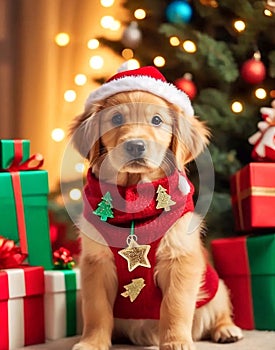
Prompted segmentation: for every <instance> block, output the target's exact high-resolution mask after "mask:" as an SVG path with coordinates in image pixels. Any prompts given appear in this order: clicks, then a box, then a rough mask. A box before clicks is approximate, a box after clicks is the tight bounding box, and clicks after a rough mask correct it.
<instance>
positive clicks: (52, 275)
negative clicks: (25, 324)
mask: <svg viewBox="0 0 275 350" xmlns="http://www.w3.org/2000/svg"><path fill="white" fill-rule="evenodd" d="M44 276H45V298H44V301H45V333H46V339H48V340H56V339H60V338H64V337H68V336H73V335H76V334H81V333H82V315H81V295H80V287H81V286H80V271H79V269H78V268H76V269H73V270H54V271H45V272H44Z"/></svg>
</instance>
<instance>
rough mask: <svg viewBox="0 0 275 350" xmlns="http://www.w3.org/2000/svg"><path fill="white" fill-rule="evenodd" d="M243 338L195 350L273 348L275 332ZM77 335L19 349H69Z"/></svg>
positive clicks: (123, 348)
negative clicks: (230, 342) (235, 341)
mask: <svg viewBox="0 0 275 350" xmlns="http://www.w3.org/2000/svg"><path fill="white" fill-rule="evenodd" d="M244 336H245V337H244V339H243V340H241V341H239V342H237V343H232V344H214V343H211V342H206V341H204V342H198V343H197V350H275V332H261V331H245V332H244ZM78 339H79V337H71V338H66V339H59V340H56V341H54V342H49V343H46V344H41V345H33V346H30V347H25V348H22V349H21V350H70V349H71V348H72V346H73V344H75V343H76V342H77V341H78ZM112 349H113V350H126V349H129V350H145V349H151V350H157V349H158V348H157V347H136V346H129V345H115V346H113V347H112ZM18 350H19V349H18Z"/></svg>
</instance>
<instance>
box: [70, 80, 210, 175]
mask: <svg viewBox="0 0 275 350" xmlns="http://www.w3.org/2000/svg"><path fill="white" fill-rule="evenodd" d="M162 83H163V82H162V81H161V82H160V84H162ZM122 84H123V83H122V82H121V88H122V90H123V85H122ZM163 84H165V87H166V84H167V85H168V83H163ZM168 87H169V89H170V88H171V85H170V84H169V85H168ZM173 89H176V88H175V87H173ZM129 90H130V91H123V92H117V93H115V94H113V95H111V96H107V97H105V98H103V99H101V100H100V101H97V103H96V104H94V103H92V104H89V105H88V108H87V106H86V111H85V113H83V114H82V115H81V116H79V117H77V118H76V120H75V121H74V124H73V126H72V129H71V133H72V134H73V143H74V145H75V147H76V148H77V149H78V151H79V152H80V153H81V154H82V155H83V156H84V157H86V158H87V159H89V161H90V163H91V166H94V167H96V168H99V167H100V165H101V164H102V162H103V161H105V160H106V159H107V160H108V164H109V166H111V167H112V168H113V169H115V170H116V171H117V172H119V173H132V174H148V175H150V173H152V172H155V171H157V170H158V169H162V170H163V172H164V173H167V171H169V169H170V171H171V170H172V168H174V167H177V168H178V169H180V170H183V168H184V166H185V164H186V163H187V162H189V161H190V160H192V159H194V158H196V156H197V155H198V154H199V153H200V152H201V151H202V150H203V148H204V146H205V145H206V144H207V142H208V135H209V133H208V130H207V129H206V128H205V126H204V125H203V123H201V122H200V121H198V120H197V119H196V118H195V117H194V116H188V115H186V113H185V112H186V111H185V110H184V109H183V108H182V106H179V105H177V104H176V103H173V102H174V101H173V99H172V101H171V99H170V98H169V97H168V98H165V97H166V94H163V95H162V94H160V93H159V91H158V90H156V93H154V91H152V89H151V88H149V89H146V88H144V89H141V90H140V91H137V90H133V89H132V90H131V89H129ZM118 91H119V90H118ZM168 91H170V90H168ZM176 91H177V92H179V90H177V89H176ZM179 93H180V94H183V93H182V92H181V91H180V92H179ZM185 98H186V96H185ZM187 101H189V100H187ZM188 103H190V102H188ZM149 177H150V176H149Z"/></svg>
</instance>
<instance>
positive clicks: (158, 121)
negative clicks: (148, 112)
mask: <svg viewBox="0 0 275 350" xmlns="http://www.w3.org/2000/svg"><path fill="white" fill-rule="evenodd" d="M151 123H152V124H153V125H156V126H158V125H160V124H162V119H161V117H160V116H159V115H154V116H153V118H152V120H151Z"/></svg>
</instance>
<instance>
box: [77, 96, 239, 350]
mask: <svg viewBox="0 0 275 350" xmlns="http://www.w3.org/2000/svg"><path fill="white" fill-rule="evenodd" d="M116 113H119V114H121V115H123V118H124V119H123V123H122V124H121V125H119V126H116V127H114V125H112V116H114V115H115V114H116ZM154 115H158V116H160V117H161V119H162V124H161V125H159V126H155V125H152V117H153V116H154ZM72 134H73V142H74V144H75V147H76V148H77V149H78V150H79V152H80V153H81V154H82V155H84V156H85V157H87V158H88V159H89V161H90V165H91V167H92V170H93V172H94V173H95V175H96V176H100V178H101V179H102V180H105V181H107V182H111V183H117V184H118V185H122V186H128V185H132V184H137V183H138V182H139V181H143V182H148V181H153V180H156V179H158V178H161V177H163V176H164V174H166V175H167V174H168V173H169V170H171V169H172V168H173V167H177V168H179V169H180V170H183V169H184V166H185V164H186V163H187V162H189V161H190V160H192V159H194V158H196V157H197V156H198V155H199V154H200V153H201V151H202V150H203V148H204V147H205V145H206V144H207V143H208V137H209V132H208V130H207V128H206V127H205V126H204V124H203V123H202V122H200V121H198V120H197V119H196V118H194V117H187V116H184V115H182V112H181V111H180V110H179V109H178V107H177V106H174V105H170V104H168V103H167V102H166V101H164V100H163V99H161V98H160V97H157V96H155V95H152V94H150V93H148V92H138V91H134V92H128V93H119V94H116V95H114V96H111V97H110V98H108V99H106V100H105V101H102V102H101V103H99V104H98V105H96V106H94V107H93V108H92V109H91V110H90V111H88V113H85V114H83V115H81V116H79V117H78V118H76V120H75V121H74V124H73V126H72ZM131 139H142V140H143V141H144V143H145V145H146V153H145V156H144V159H145V160H144V161H140V160H134V161H132V160H131V159H129V161H128V160H127V155H126V152H125V150H124V149H123V145H124V142H125V141H127V140H131ZM125 158H126V159H125ZM196 220H197V222H198V224H197V225H194V222H195V221H196ZM191 221H192V225H191ZM200 222H201V220H200V218H199V217H198V216H197V215H196V214H195V213H190V212H189V213H187V214H185V215H184V216H183V217H182V218H180V219H179V220H178V221H177V222H176V224H175V225H173V227H172V228H171V229H169V231H168V232H167V233H166V234H165V235H164V237H163V238H162V240H161V242H160V245H159V247H158V250H157V265H156V269H155V277H156V283H157V284H158V286H159V287H160V288H161V291H162V294H163V300H162V304H161V310H160V320H159V321H155V320H121V319H116V320H114V319H113V311H112V309H113V304H114V301H115V297H116V293H117V278H116V268H115V264H114V258H113V254H112V252H111V250H110V249H109V248H108V246H106V244H104V243H105V242H104V239H103V238H102V237H101V236H100V233H99V232H97V230H96V229H95V228H94V227H90V226H91V224H89V223H88V222H87V221H86V220H85V219H84V218H82V219H81V220H80V226H81V228H82V230H83V232H85V231H86V230H90V231H91V230H92V231H93V233H94V235H96V236H97V237H98V238H99V239H97V242H95V241H94V240H92V239H90V238H89V237H88V236H86V235H85V234H82V235H81V236H82V254H81V274H82V297H83V308H82V310H83V319H84V330H83V335H82V338H81V340H80V342H79V343H78V344H76V345H75V346H74V348H73V350H107V349H109V347H110V345H111V339H112V336H113V337H119V338H121V337H123V338H128V339H129V340H130V341H132V342H133V343H135V344H138V345H144V346H145V345H159V346H160V349H161V350H172V349H173V350H177V349H181V350H191V349H195V345H194V341H195V340H198V339H202V338H208V337H211V338H212V339H213V340H214V341H216V342H218V341H219V342H232V341H236V340H238V339H241V338H242V332H241V330H240V329H239V328H238V327H237V326H235V325H234V323H233V321H232V319H231V304H230V300H229V297H228V292H227V290H226V287H225V285H224V284H223V282H222V281H220V284H219V288H218V292H217V294H216V296H215V297H214V298H213V299H212V300H211V301H210V302H209V303H208V304H206V305H204V306H203V307H201V308H199V309H196V308H195V304H196V300H197V299H199V298H200V297H201V296H200V295H199V290H200V285H201V283H202V276H203V271H204V270H205V265H206V252H205V249H204V247H203V244H202V242H201V230H202V228H201V224H200ZM88 226H89V227H88ZM191 226H192V227H195V226H197V228H196V229H194V230H192V232H191V228H190V227H191ZM86 232H87V231H86ZM100 240H101V241H100ZM101 243H102V244H101Z"/></svg>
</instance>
